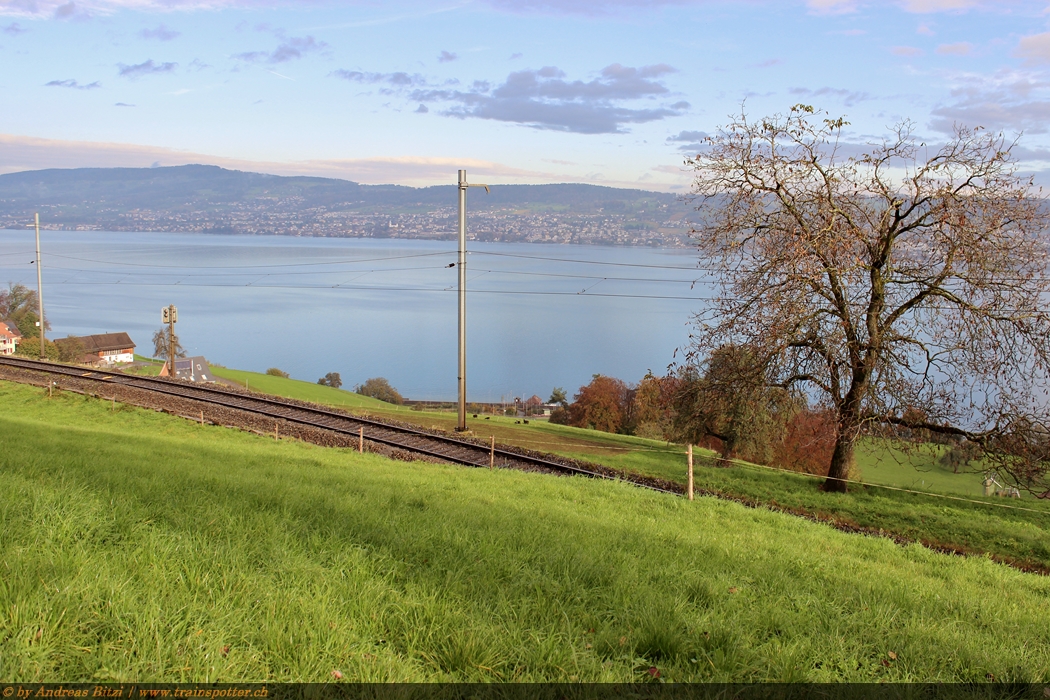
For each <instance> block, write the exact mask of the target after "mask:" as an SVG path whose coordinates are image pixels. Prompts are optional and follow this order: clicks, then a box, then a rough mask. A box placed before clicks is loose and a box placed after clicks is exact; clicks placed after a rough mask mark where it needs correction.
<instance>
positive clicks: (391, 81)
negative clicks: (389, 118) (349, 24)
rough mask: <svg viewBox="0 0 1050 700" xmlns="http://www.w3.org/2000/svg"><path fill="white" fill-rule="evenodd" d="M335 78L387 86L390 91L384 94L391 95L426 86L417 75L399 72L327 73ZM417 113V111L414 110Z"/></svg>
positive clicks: (351, 71)
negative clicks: (405, 89) (395, 92)
mask: <svg viewBox="0 0 1050 700" xmlns="http://www.w3.org/2000/svg"><path fill="white" fill-rule="evenodd" d="M329 75H333V76H335V77H336V78H341V79H343V80H348V81H350V82H352V83H364V84H366V85H387V86H389V87H390V88H391V89H387V90H384V91H382V92H384V93H385V94H393V93H394V91H395V90H397V89H401V88H411V87H423V86H426V85H428V84H429V83H428V82H427V79H426V78H424V77H423V76H422V75H420V74H419V73H413V74H411V75H410V74H408V73H404V72H401V71H398V72H396V73H366V72H364V71H359V70H343V69H339V70H335V71H332V72H331V73H329ZM416 111H419V110H416Z"/></svg>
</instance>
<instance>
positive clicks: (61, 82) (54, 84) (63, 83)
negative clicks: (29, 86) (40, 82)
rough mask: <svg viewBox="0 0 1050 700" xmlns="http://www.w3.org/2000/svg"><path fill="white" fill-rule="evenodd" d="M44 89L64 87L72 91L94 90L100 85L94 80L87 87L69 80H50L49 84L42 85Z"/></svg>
mask: <svg viewBox="0 0 1050 700" xmlns="http://www.w3.org/2000/svg"><path fill="white" fill-rule="evenodd" d="M44 87H64V88H73V89H74V90H96V89H98V88H100V87H102V84H101V83H99V82H98V81H97V80H96V81H95V82H93V83H88V84H87V85H81V84H80V83H78V82H77V81H75V80H72V79H69V80H52V81H51V82H49V83H44Z"/></svg>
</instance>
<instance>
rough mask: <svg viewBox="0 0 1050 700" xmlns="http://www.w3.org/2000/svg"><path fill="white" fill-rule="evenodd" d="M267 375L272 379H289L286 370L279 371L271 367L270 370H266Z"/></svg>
mask: <svg viewBox="0 0 1050 700" xmlns="http://www.w3.org/2000/svg"><path fill="white" fill-rule="evenodd" d="M266 373H267V374H268V375H270V376H271V377H284V378H285V379H287V378H288V373H287V372H285V371H284V370H280V369H277V368H276V367H271V368H270V369H268V370H266Z"/></svg>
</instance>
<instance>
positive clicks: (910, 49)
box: [890, 46, 922, 56]
mask: <svg viewBox="0 0 1050 700" xmlns="http://www.w3.org/2000/svg"><path fill="white" fill-rule="evenodd" d="M890 51H892V52H893V55H894V56H921V55H922V49H917V48H915V47H914V46H894V47H893V48H891V49H890Z"/></svg>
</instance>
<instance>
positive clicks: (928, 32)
mask: <svg viewBox="0 0 1050 700" xmlns="http://www.w3.org/2000/svg"><path fill="white" fill-rule="evenodd" d="M915 33H916V34H922V35H923V36H933V30H932V29H930V26H929V25H928V24H920V25H919V26H918V28H917V29H916V30H915Z"/></svg>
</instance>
